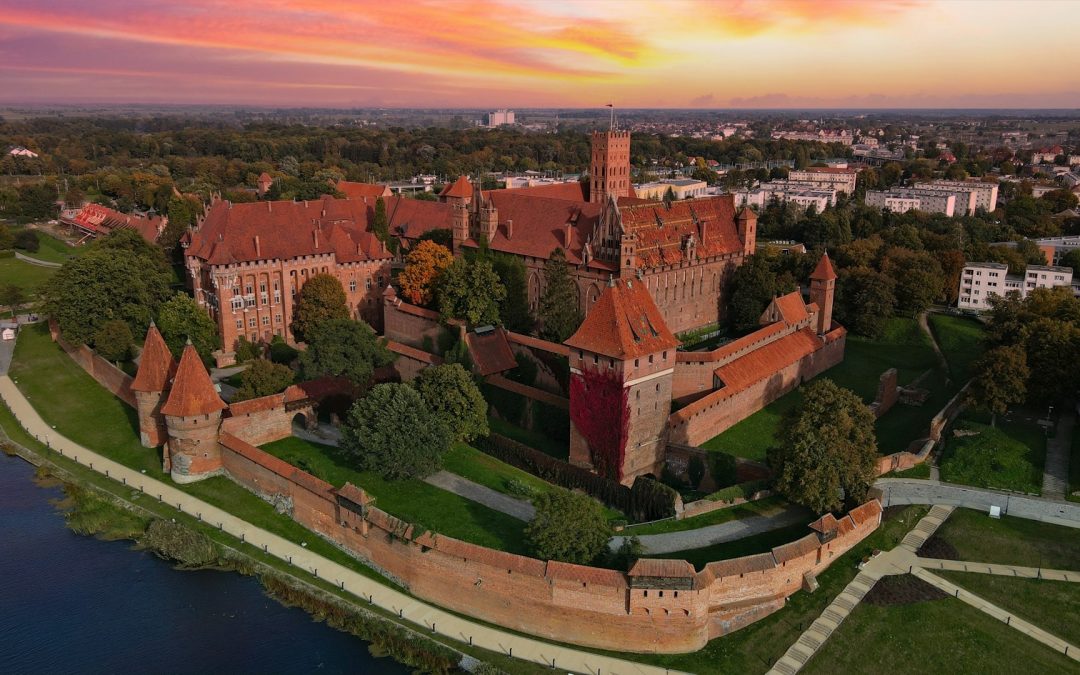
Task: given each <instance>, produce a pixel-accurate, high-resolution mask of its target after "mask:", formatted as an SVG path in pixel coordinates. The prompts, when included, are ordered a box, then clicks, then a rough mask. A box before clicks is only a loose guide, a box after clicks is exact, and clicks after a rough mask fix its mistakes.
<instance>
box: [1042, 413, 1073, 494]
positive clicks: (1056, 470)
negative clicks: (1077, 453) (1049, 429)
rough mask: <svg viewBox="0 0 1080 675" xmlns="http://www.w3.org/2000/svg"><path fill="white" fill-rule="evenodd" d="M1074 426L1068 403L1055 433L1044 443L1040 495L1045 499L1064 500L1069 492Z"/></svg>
mask: <svg viewBox="0 0 1080 675" xmlns="http://www.w3.org/2000/svg"><path fill="white" fill-rule="evenodd" d="M1075 424H1076V412H1075V410H1074V409H1073V405H1072V403H1071V402H1070V403H1069V404H1068V405H1067V407H1066V409H1065V412H1064V413H1063V414H1062V415H1061V419H1059V420H1058V423H1057V433H1055V434H1054V437H1053V438H1051V439H1048V440H1047V441H1046V463H1045V468H1044V472H1043V489H1042V494H1043V497H1046V498H1047V499H1065V493H1066V492H1068V491H1069V454H1070V453H1071V452H1072V437H1073V427H1074V426H1075Z"/></svg>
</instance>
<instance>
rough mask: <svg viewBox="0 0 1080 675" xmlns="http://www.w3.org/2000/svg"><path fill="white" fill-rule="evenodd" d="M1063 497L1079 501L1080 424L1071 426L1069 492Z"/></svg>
mask: <svg viewBox="0 0 1080 675" xmlns="http://www.w3.org/2000/svg"><path fill="white" fill-rule="evenodd" d="M1065 498H1066V499H1068V500H1069V501H1071V502H1080V424H1076V425H1074V426H1073V437H1072V456H1071V457H1069V492H1068V494H1066V495H1065Z"/></svg>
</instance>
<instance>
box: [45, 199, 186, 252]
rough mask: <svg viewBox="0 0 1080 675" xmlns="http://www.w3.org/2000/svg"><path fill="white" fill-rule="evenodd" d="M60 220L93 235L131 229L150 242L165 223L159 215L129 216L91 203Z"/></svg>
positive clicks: (159, 232)
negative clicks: (151, 216)
mask: <svg viewBox="0 0 1080 675" xmlns="http://www.w3.org/2000/svg"><path fill="white" fill-rule="evenodd" d="M61 221H62V222H64V223H66V224H68V225H73V226H75V227H77V228H78V229H80V230H82V231H83V232H86V233H88V234H91V235H94V236H98V235H106V234H109V233H110V232H112V231H113V230H123V229H131V230H135V231H136V232H138V233H139V234H140V235H141V236H142V238H143V239H145V240H146V241H148V242H150V243H154V242H155V241H157V238H158V235H160V234H161V231H162V230H164V229H165V223H166V220H165V219H164V218H162V217H161V216H154V217H153V218H146V217H143V216H129V215H127V214H125V213H120V212H119V211H114V210H113V209H110V208H108V207H107V206H102V205H100V204H93V203H88V204H83V206H82V207H81V208H80V209H79V210H78V211H77V212H76V213H75V215H73V216H71V217H70V218H64V217H62V218H61Z"/></svg>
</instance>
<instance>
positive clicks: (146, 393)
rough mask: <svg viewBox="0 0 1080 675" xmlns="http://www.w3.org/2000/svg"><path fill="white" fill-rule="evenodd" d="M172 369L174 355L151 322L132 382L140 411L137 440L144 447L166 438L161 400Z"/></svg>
mask: <svg viewBox="0 0 1080 675" xmlns="http://www.w3.org/2000/svg"><path fill="white" fill-rule="evenodd" d="M175 373H176V359H174V358H173V355H172V353H170V352H169V347H168V345H166V344H165V339H164V338H162V337H161V333H160V332H159V331H158V329H157V326H155V325H154V324H153V322H151V323H150V329H149V330H148V331H146V340H145V341H144V342H143V348H142V355H141V356H140V357H139V371H138V372H137V373H136V374H135V379H134V381H132V383H131V389H132V391H134V392H135V403H136V408H137V409H138V413H139V440H140V441H141V442H142V444H143V447H147V448H157V447H161V446H162V445H164V444H165V441H166V440H167V436H166V429H165V417H164V416H163V415H162V414H161V404H162V399H163V398H164V395H165V392H166V391H167V390H168V388H169V384H170V382H171V381H172V378H173V375H174V374H175Z"/></svg>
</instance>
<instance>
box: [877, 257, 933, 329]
mask: <svg viewBox="0 0 1080 675" xmlns="http://www.w3.org/2000/svg"><path fill="white" fill-rule="evenodd" d="M881 268H882V269H881V271H882V272H884V273H885V274H888V275H889V276H891V277H892V278H893V280H894V281H896V291H895V292H896V305H897V309H898V310H900V311H904V312H907V313H909V314H911V315H912V316H914V315H916V314H918V313H919V312H923V311H926V309H927V308H928V307H930V305H931V303H933V302H934V301H935V300H937V299H938V298H939V297H941V296H942V294H943V289H944V284H945V273H944V272H943V271H942V270H941V264H940V263H938V261H937V260H936V259H935V258H934V256H933V254H931V253H927V252H926V251H912V250H910V249H906V248H894V249H891V250H890V251H889V252H888V253H887V254H886V256H885V260H884V262H882V265H881Z"/></svg>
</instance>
